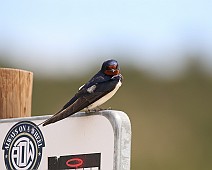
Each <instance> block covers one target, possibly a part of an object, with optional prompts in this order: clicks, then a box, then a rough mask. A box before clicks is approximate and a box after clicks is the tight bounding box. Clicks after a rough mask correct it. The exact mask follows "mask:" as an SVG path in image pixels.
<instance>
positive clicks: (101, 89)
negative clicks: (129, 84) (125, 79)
mask: <svg viewBox="0 0 212 170" xmlns="http://www.w3.org/2000/svg"><path fill="white" fill-rule="evenodd" d="M119 78H120V77H118V78H115V79H111V80H109V81H105V82H101V83H98V84H96V85H95V84H94V85H93V86H96V87H95V89H94V91H93V92H91V91H90V92H89V91H88V90H87V88H82V89H80V90H79V92H78V93H77V94H76V95H75V96H74V97H73V98H72V99H71V100H70V101H69V102H68V103H67V104H66V105H65V106H64V107H63V109H61V111H60V112H58V113H56V114H55V115H53V116H52V117H51V118H49V119H48V120H46V121H45V122H44V123H43V126H45V125H48V124H51V123H54V122H57V121H59V120H62V119H64V118H66V117H68V116H70V115H73V114H74V113H76V112H79V111H80V110H82V109H84V108H86V107H88V106H89V105H90V104H92V103H94V102H95V101H97V100H98V99H100V98H102V97H103V96H105V95H106V94H107V93H109V92H111V91H112V90H114V88H115V87H116V84H117V83H118V81H119Z"/></svg>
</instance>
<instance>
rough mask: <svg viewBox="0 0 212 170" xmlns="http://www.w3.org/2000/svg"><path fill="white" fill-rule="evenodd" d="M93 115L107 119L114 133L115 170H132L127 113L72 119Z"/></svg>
mask: <svg viewBox="0 0 212 170" xmlns="http://www.w3.org/2000/svg"><path fill="white" fill-rule="evenodd" d="M91 115H101V116H104V117H105V118H107V119H108V120H109V121H110V123H111V125H112V127H113V131H114V167H113V170H130V156H131V123H130V119H129V117H128V116H127V114H126V113H124V112H122V111H117V110H103V111H99V112H91V113H89V114H88V113H85V112H78V113H76V114H74V115H72V116H71V117H84V116H91ZM49 117H51V115H47V116H32V117H24V118H13V119H0V123H9V122H17V121H24V120H26V119H27V120H29V121H33V120H45V119H47V118H49Z"/></svg>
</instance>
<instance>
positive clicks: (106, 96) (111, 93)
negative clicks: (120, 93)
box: [87, 81, 121, 110]
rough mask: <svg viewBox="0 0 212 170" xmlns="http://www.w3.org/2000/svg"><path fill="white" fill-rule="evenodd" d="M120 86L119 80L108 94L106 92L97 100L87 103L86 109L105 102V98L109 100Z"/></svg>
mask: <svg viewBox="0 0 212 170" xmlns="http://www.w3.org/2000/svg"><path fill="white" fill-rule="evenodd" d="M120 86H121V81H119V82H118V83H117V85H116V87H115V89H114V90H113V91H111V92H109V93H108V94H106V95H105V96H103V97H102V98H100V99H99V100H97V101H96V102H94V103H92V104H91V105H89V106H88V107H87V109H88V110H91V109H94V108H96V107H97V106H100V105H102V104H103V103H105V102H106V101H107V100H109V99H110V98H111V97H113V95H114V94H115V93H116V92H117V90H118V89H119V87H120Z"/></svg>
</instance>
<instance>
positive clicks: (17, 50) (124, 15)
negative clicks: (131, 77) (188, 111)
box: [0, 0, 212, 75]
mask: <svg viewBox="0 0 212 170" xmlns="http://www.w3.org/2000/svg"><path fill="white" fill-rule="evenodd" d="M211 7H212V1H211V0H116V1H114V0H104V1H103V0H89V1H88V0H57V1H56V0H36V1H28V0H19V1H17V0H10V1H3V0H1V5H0V53H3V54H4V53H7V54H8V56H9V58H7V60H8V61H9V62H12V63H15V64H16V65H17V67H25V68H28V69H31V70H32V71H35V72H37V73H42V74H54V75H55V74H58V75H60V74H64V73H68V74H76V73H77V72H79V68H80V69H81V71H82V72H84V71H86V70H87V69H88V68H90V67H95V68H96V67H97V66H96V65H97V64H99V63H102V61H103V60H106V59H108V58H117V59H118V60H120V61H121V62H122V63H126V62H127V63H129V64H132V65H134V66H137V67H138V68H141V69H144V70H149V71H150V72H153V73H154V74H164V75H166V74H174V73H177V72H179V71H180V70H183V68H184V67H185V65H186V63H187V60H188V57H185V56H189V55H187V54H190V53H191V55H192V53H197V54H201V57H200V60H201V62H202V63H203V65H204V68H211V67H212V64H211V63H212V49H211V46H212V17H211V16H212V10H211Z"/></svg>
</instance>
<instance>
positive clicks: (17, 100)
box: [0, 68, 33, 119]
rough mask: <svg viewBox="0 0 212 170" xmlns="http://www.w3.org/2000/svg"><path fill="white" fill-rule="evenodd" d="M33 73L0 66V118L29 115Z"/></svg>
mask: <svg viewBox="0 0 212 170" xmlns="http://www.w3.org/2000/svg"><path fill="white" fill-rule="evenodd" d="M32 85H33V73H32V72H30V71H26V70H20V69H13V68H0V119H5V118H16V117H28V116H31V102H32Z"/></svg>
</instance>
